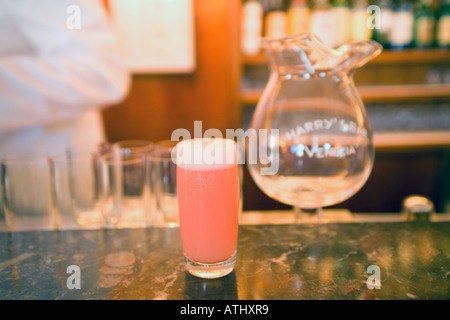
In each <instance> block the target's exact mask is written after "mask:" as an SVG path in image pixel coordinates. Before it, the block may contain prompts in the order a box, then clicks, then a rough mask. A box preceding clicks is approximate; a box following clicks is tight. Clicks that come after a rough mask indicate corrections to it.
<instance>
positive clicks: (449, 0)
mask: <svg viewBox="0 0 450 320" xmlns="http://www.w3.org/2000/svg"><path fill="white" fill-rule="evenodd" d="M436 45H437V46H438V47H440V48H447V49H449V48H450V0H442V2H441V5H440V10H439V17H438V21H437V25H436Z"/></svg>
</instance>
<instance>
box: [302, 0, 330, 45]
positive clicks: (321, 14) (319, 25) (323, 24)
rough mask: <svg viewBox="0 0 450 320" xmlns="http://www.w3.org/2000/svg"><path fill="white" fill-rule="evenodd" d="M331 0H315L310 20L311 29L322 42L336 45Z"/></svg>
mask: <svg viewBox="0 0 450 320" xmlns="http://www.w3.org/2000/svg"><path fill="white" fill-rule="evenodd" d="M333 13H334V12H333V8H332V7H331V4H330V1H329V0H314V3H313V7H312V11H311V16H310V20H309V30H310V32H311V33H313V34H314V35H316V36H317V37H318V38H319V39H320V40H321V41H322V42H324V43H325V44H326V45H328V46H330V47H335V46H336V44H335V39H334V35H335V34H334V14H333Z"/></svg>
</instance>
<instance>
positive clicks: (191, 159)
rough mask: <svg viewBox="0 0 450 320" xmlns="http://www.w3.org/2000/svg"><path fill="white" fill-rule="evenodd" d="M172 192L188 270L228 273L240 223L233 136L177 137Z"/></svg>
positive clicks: (209, 275) (203, 274)
mask: <svg viewBox="0 0 450 320" xmlns="http://www.w3.org/2000/svg"><path fill="white" fill-rule="evenodd" d="M177 197H178V206H179V214H180V231H181V239H182V243H183V250H184V254H185V256H186V262H187V270H188V271H189V272H190V273H191V274H194V275H196V276H199V277H203V278H216V277H220V276H224V275H226V274H228V273H230V272H231V271H232V270H233V268H234V264H235V259H236V248H237V236H238V224H239V221H238V220H239V197H240V195H239V168H238V163H237V154H236V144H235V142H234V141H233V140H227V139H217V138H216V139H193V140H185V141H183V142H180V143H179V144H178V145H177Z"/></svg>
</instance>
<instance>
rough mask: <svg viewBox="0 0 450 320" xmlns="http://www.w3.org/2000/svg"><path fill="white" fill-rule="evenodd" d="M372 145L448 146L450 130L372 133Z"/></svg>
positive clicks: (396, 148) (380, 147) (396, 146)
mask: <svg viewBox="0 0 450 320" xmlns="http://www.w3.org/2000/svg"><path fill="white" fill-rule="evenodd" d="M373 142H374V145H375V147H376V148H377V149H382V150H399V148H401V149H402V150H404V149H416V150H417V149H418V148H439V147H450V130H448V131H422V132H420V131H419V132H380V133H377V132H375V133H374V138H373Z"/></svg>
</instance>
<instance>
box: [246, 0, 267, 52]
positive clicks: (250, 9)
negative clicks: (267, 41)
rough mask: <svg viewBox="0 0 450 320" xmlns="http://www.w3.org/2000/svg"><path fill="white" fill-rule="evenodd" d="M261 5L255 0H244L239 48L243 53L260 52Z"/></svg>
mask: <svg viewBox="0 0 450 320" xmlns="http://www.w3.org/2000/svg"><path fill="white" fill-rule="evenodd" d="M263 14H264V12H263V7H262V5H261V3H260V2H259V1H257V0H246V1H245V2H244V4H243V5H242V15H241V50H242V53H243V54H246V55H255V54H258V53H259V52H260V42H261V37H262V28H263Z"/></svg>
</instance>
